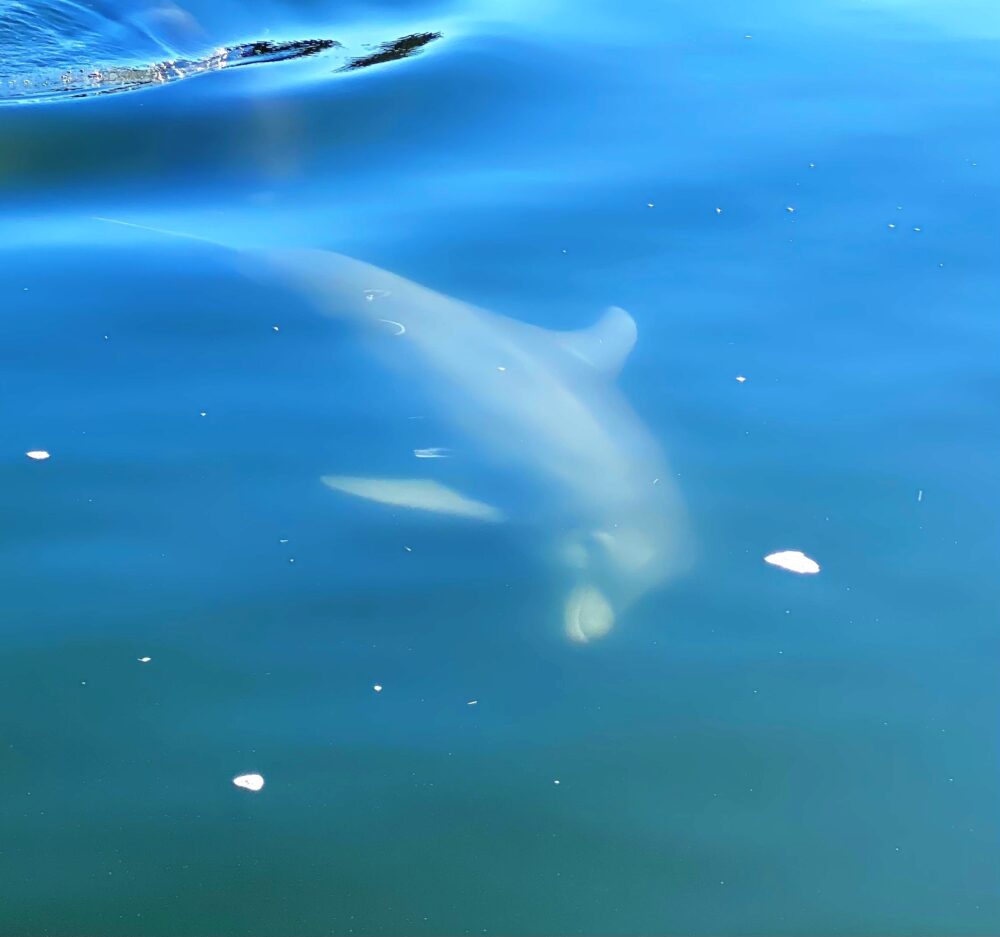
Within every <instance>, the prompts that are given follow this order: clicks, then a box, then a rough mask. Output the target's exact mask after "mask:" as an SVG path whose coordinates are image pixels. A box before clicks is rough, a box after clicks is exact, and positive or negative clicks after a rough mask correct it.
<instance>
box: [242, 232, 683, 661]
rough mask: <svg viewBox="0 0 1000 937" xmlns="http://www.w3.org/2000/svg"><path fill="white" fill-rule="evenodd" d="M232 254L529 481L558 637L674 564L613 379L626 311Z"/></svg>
mask: <svg viewBox="0 0 1000 937" xmlns="http://www.w3.org/2000/svg"><path fill="white" fill-rule="evenodd" d="M242 256H243V257H244V258H245V259H246V262H247V269H248V272H250V273H252V274H253V275H254V276H256V277H260V276H261V275H262V274H264V275H265V276H267V277H268V278H270V277H272V276H277V277H278V278H279V279H281V280H283V281H284V282H286V283H287V284H289V285H290V286H291V287H292V288H293V289H294V290H296V291H297V292H299V293H300V294H301V295H304V296H305V297H307V298H308V299H310V300H311V301H312V302H313V303H314V304H315V305H316V306H317V307H318V309H319V310H320V311H322V312H323V313H325V314H327V315H330V316H335V317H338V318H343V317H348V318H350V319H352V320H354V321H355V322H356V323H358V324H359V325H361V326H363V327H365V328H367V329H368V330H370V332H371V333H372V339H373V341H375V342H376V345H377V347H378V348H379V349H380V350H382V351H383V352H385V353H386V354H387V355H389V356H390V357H391V358H392V359H394V360H395V362H396V363H397V364H398V365H400V366H401V367H403V368H404V369H405V370H407V371H408V372H409V373H410V374H411V375H412V376H415V377H416V378H419V379H421V380H423V381H425V382H427V383H428V384H429V386H430V387H431V388H432V390H433V391H435V392H436V393H437V396H438V399H439V403H440V405H441V408H442V410H443V412H444V413H445V414H447V415H448V416H450V417H451V419H452V420H453V421H454V423H455V424H457V426H458V427H460V428H461V429H462V430H463V431H464V432H465V434H466V435H467V437H469V438H470V439H472V440H475V441H477V442H478V443H480V444H481V447H482V448H484V449H485V450H487V451H488V452H489V453H490V454H492V456H493V457H494V458H495V459H496V460H497V461H500V462H505V463H507V465H508V466H509V467H510V468H513V469H516V470H518V471H519V472H520V473H521V474H522V476H527V478H528V479H529V480H530V481H531V482H532V483H533V484H534V485H536V486H538V487H539V488H540V489H541V490H542V492H543V496H544V503H545V504H546V505H548V506H549V507H550V508H551V509H552V518H554V521H555V524H556V526H557V527H558V528H559V533H560V538H559V539H560V540H561V541H562V543H561V546H562V549H561V558H562V562H563V564H564V565H565V566H566V567H568V568H569V570H570V571H571V579H572V584H571V587H570V592H569V596H568V598H567V599H566V601H565V605H564V610H563V620H564V628H565V631H566V634H567V635H568V636H569V637H570V638H571V639H573V640H576V641H581V642H585V641H589V640H592V639H594V638H597V637H600V636H601V635H603V634H605V633H607V631H608V630H610V628H611V627H612V625H613V623H614V620H615V617H616V614H619V613H621V612H622V611H623V610H625V609H626V608H627V607H628V606H629V605H631V604H632V603H633V602H635V601H636V599H638V598H639V597H640V596H642V595H643V594H644V593H646V592H647V591H649V590H650V589H652V588H654V587H656V586H658V585H660V584H661V583H663V582H665V581H666V580H667V579H669V578H670V577H671V576H672V575H674V574H676V573H678V572H679V571H681V570H682V568H683V567H684V566H685V564H686V559H685V557H686V553H687V546H686V538H685V533H684V526H685V525H684V516H683V515H684V512H683V508H682V504H681V500H680V497H679V495H678V493H677V491H676V489H675V487H674V485H673V484H672V482H671V473H670V471H669V469H668V467H667V465H666V463H665V460H664V457H663V454H662V452H661V450H660V447H659V446H658V445H657V443H656V441H655V440H654V439H653V438H652V436H651V435H650V433H649V432H648V431H647V429H646V427H645V426H644V425H643V424H642V422H641V421H640V420H639V418H638V417H637V416H636V414H635V413H634V412H633V410H632V409H631V408H630V407H629V405H628V403H627V402H626V400H625V399H624V397H623V396H622V395H621V394H620V392H619V391H618V390H617V388H616V387H615V384H614V380H615V377H616V375H617V374H618V371H619V369H620V368H621V366H622V364H623V362H624V361H625V358H626V357H627V356H628V354H629V352H630V351H631V349H632V347H633V346H634V344H635V341H636V334H637V332H636V325H635V322H634V321H633V319H632V317H631V316H630V315H629V314H628V313H627V312H625V311H624V310H622V309H618V308H611V309H608V310H607V312H606V313H605V314H604V316H603V317H602V318H601V319H600V320H599V321H598V322H597V323H596V324H595V325H593V326H591V327H590V328H586V329H583V330H581V331H577V332H553V331H548V330H546V329H542V328H538V327H536V326H533V325H529V324H527V323H524V322H519V321H516V320H514V319H509V318H506V317H504V316H501V315H496V314H494V313H490V312H487V311H486V310H483V309H478V308H476V307H475V306H471V305H468V304H467V303H464V302H461V301H459V300H456V299H451V298H449V297H447V296H443V295H441V294H440V293H436V292H433V291H432V290H430V289H427V288H425V287H422V286H419V285H418V284H416V283H413V282H411V281H409V280H406V279H403V278H402V277H399V276H396V275H394V274H392V273H389V272H387V271H385V270H381V269H379V268H377V267H373V266H371V265H369V264H366V263H362V262H360V261H357V260H353V259H351V258H349V257H345V256H342V255H340V254H335V253H332V252H329V251H323V250H290V251H268V252H247V253H245V254H243V255H242ZM325 481H326V482H327V484H328V485H330V487H333V488H336V489H338V490H341V491H348V492H350V493H352V494H355V495H359V496H361V497H365V498H369V499H372V500H376V501H382V502H385V503H391V504H396V505H404V504H405V505H406V506H408V507H413V508H423V509H425V510H444V511H445V512H446V513H452V514H464V515H465V516H476V513H475V511H471V510H469V509H468V508H466V509H464V510H463V509H460V508H459V507H457V506H458V505H462V504H463V503H464V504H465V505H468V504H474V505H477V508H476V511H478V512H479V515H480V517H481V519H489V520H497V519H498V518H499V517H500V512H499V511H495V510H494V509H492V508H491V507H490V506H489V505H485V504H481V502H479V501H470V500H468V499H466V498H465V496H464V495H460V494H458V493H457V492H451V491H450V490H447V489H443V488H442V486H439V485H437V484H436V483H434V485H433V487H430V488H429V487H428V483H427V482H426V481H420V480H410V481H407V480H405V479H393V480H385V479H381V480H380V479H367V480H366V479H358V478H350V479H348V480H347V481H345V480H343V479H338V478H332V479H331V478H329V477H328V478H327V479H325ZM348 482H349V484H348ZM442 492H445V493H444V494H442ZM442 505H444V506H445V507H442Z"/></svg>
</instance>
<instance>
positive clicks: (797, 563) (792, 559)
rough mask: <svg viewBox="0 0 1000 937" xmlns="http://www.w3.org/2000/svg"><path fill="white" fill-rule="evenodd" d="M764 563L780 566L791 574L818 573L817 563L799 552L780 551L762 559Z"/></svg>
mask: <svg viewBox="0 0 1000 937" xmlns="http://www.w3.org/2000/svg"><path fill="white" fill-rule="evenodd" d="M764 562H765V563H770V564H771V565H772V566H780V567H781V568H782V569H787V570H788V571H789V572H791V573H818V572H819V563H817V562H816V561H815V560H813V559H810V558H809V557H808V556H806V555H805V553H802V552H801V551H800V550H781V551H779V552H778V553H771V554H769V555H767V556H765V557H764Z"/></svg>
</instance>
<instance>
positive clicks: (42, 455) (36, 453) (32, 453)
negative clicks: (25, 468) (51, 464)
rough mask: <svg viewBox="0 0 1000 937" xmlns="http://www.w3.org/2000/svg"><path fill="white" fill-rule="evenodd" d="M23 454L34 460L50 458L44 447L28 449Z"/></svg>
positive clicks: (40, 460) (42, 460)
mask: <svg viewBox="0 0 1000 937" xmlns="http://www.w3.org/2000/svg"><path fill="white" fill-rule="evenodd" d="M25 455H26V456H27V457H28V458H29V459H34V460H35V461H36V462H44V461H45V460H46V459H49V458H51V455H50V454H49V453H48V452H46V451H45V450H44V449H29V450H28V451H27V452H26V453H25Z"/></svg>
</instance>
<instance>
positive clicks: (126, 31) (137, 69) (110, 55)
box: [0, 0, 440, 104]
mask: <svg viewBox="0 0 1000 937" xmlns="http://www.w3.org/2000/svg"><path fill="white" fill-rule="evenodd" d="M437 38H440V34H439V33H421V34H416V35H409V36H403V37H400V38H399V39H396V40H393V41H390V42H383V43H381V44H380V45H379V46H378V47H377V48H376V49H375V50H374V51H369V52H365V53H363V54H354V55H350V54H349V53H348V52H347V50H343V47H342V45H341V43H340V42H338V41H337V40H335V39H287V40H279V41H273V40H270V39H259V40H256V41H253V42H241V43H239V44H235V45H216V46H214V47H210V46H209V45H208V37H207V34H206V32H205V30H204V29H203V28H202V26H201V25H200V24H199V22H198V21H197V20H196V19H195V17H194V16H193V15H192V14H191V13H189V12H188V11H187V10H185V9H183V8H182V7H179V6H177V5H176V4H174V3H169V2H164V3H161V4H159V5H148V4H145V3H144V2H140V3H138V4H136V5H134V6H131V5H130V6H128V7H124V8H116V7H115V6H114V5H113V4H111V3H107V4H88V3H74V2H69V0H50V2H38V3H35V2H30V0H29V2H21V0H3V3H2V4H0V49H3V51H4V55H3V59H2V61H0V104H3V103H36V102H43V101H52V100H60V99H63V98H66V97H72V98H79V97H87V96H90V95H94V94H112V93H115V92H119V91H133V90H138V89H140V88H145V87H149V86H152V85H161V84H165V83H166V82H168V81H176V80H178V79H181V78H190V77H194V76H196V75H202V74H205V73H207V72H213V71H219V70H221V69H223V68H233V67H236V66H240V65H259V64H263V63H265V62H283V61H288V60H291V59H298V58H304V57H306V56H312V55H320V54H323V53H334V54H336V52H340V53H341V55H340V57H341V59H342V60H343V59H346V61H345V63H344V64H343V65H342V66H341V68H342V69H344V70H347V69H357V68H364V67H367V66H369V65H377V64H382V63H385V62H391V61H395V60H397V59H401V58H406V57H408V56H410V55H413V54H414V53H416V52H417V51H419V50H420V48H421V47H422V46H424V45H426V44H427V43H428V42H431V41H433V40H434V39H437ZM196 49H198V50H200V54H198V53H196V52H195V51H193V50H196ZM181 50H191V51H188V52H186V53H185V52H183V51H181Z"/></svg>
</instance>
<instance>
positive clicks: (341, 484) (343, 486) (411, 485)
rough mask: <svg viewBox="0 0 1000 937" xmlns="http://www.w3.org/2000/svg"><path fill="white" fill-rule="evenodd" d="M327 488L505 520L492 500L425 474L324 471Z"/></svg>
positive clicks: (455, 513) (422, 508)
mask: <svg viewBox="0 0 1000 937" xmlns="http://www.w3.org/2000/svg"><path fill="white" fill-rule="evenodd" d="M321 481H322V482H323V484H324V485H326V486H327V488H332V489H333V490H334V491H343V492H345V493H346V494H349V495H354V496H355V497H357V498H365V499H366V500H368V501H378V502H379V503H381V504H391V505H394V506H395V507H400V508H412V509H414V510H418V511H433V512H434V513H436V514H451V515H452V516H455V517H471V518H473V519H475V520H480V521H493V522H496V521H502V520H503V514H502V513H501V512H500V511H499V510H498V509H497V508H495V507H493V505H492V504H486V503H484V502H482V501H474V500H473V499H472V498H466V497H465V495H462V494H459V493H458V492H457V491H455V490H454V489H452V488H448V487H447V486H445V485H442V484H441V483H440V482H436V481H430V480H428V479H423V478H360V477H357V476H353V475H324V476H323V478H322V479H321Z"/></svg>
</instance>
